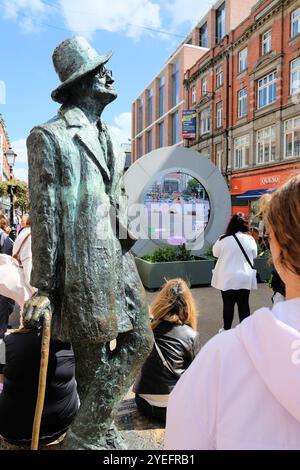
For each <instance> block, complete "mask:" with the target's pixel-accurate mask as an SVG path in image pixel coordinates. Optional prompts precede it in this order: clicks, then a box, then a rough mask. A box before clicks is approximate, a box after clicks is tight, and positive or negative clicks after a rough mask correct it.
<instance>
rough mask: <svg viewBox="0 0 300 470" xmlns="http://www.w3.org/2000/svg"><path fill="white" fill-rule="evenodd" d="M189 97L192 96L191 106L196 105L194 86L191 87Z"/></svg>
mask: <svg viewBox="0 0 300 470" xmlns="http://www.w3.org/2000/svg"><path fill="white" fill-rule="evenodd" d="M191 95H192V104H194V103H196V87H195V86H193V87H192V93H191Z"/></svg>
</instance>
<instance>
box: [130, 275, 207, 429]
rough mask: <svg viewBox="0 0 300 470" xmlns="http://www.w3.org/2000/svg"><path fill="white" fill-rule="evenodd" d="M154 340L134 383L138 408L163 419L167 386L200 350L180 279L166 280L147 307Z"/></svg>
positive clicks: (193, 315) (190, 300)
mask: <svg viewBox="0 0 300 470" xmlns="http://www.w3.org/2000/svg"><path fill="white" fill-rule="evenodd" d="M150 313H151V316H152V321H151V328H152V330H153V334H154V339H155V344H154V346H153V350H152V352H151V354H150V356H149V357H148V358H147V360H146V362H145V363H144V365H143V367H142V370H141V373H140V375H139V376H138V378H137V380H136V383H135V385H134V391H135V393H136V395H135V397H136V398H135V399H136V404H137V407H138V409H139V410H140V412H141V413H142V414H144V415H145V416H147V417H149V418H156V419H157V420H159V421H161V422H162V423H165V420H166V407H167V404H168V398H169V394H170V392H171V390H172V389H173V388H174V386H175V384H176V382H177V381H178V379H179V378H180V377H181V375H182V374H183V373H184V372H185V371H186V369H187V368H188V367H189V365H190V364H191V362H192V361H193V359H194V357H195V356H196V354H197V353H198V351H199V350H200V339H199V333H198V332H197V320H196V306H195V301H194V298H193V295H192V293H191V291H190V289H189V287H188V286H187V284H186V282H185V281H183V280H182V279H172V280H170V281H168V282H167V283H166V284H165V285H164V286H163V288H162V289H161V291H160V292H159V294H158V295H157V297H156V299H155V300H154V302H153V304H152V305H151V307H150Z"/></svg>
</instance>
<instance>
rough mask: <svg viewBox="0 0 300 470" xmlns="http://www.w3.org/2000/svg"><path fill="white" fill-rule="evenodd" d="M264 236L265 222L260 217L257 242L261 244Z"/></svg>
mask: <svg viewBox="0 0 300 470" xmlns="http://www.w3.org/2000/svg"><path fill="white" fill-rule="evenodd" d="M264 238H265V223H264V221H263V219H262V218H261V217H260V219H259V223H258V243H260V244H263V242H264Z"/></svg>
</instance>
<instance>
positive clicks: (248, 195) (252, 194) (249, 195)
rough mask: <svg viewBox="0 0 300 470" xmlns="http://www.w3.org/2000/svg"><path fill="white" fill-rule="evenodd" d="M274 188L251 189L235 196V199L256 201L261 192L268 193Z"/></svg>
mask: <svg viewBox="0 0 300 470" xmlns="http://www.w3.org/2000/svg"><path fill="white" fill-rule="evenodd" d="M273 191H275V190H274V189H252V190H251V191H246V192H245V193H243V194H239V195H238V196H236V198H237V199H244V200H245V201H257V200H258V199H259V198H260V197H261V196H262V195H263V194H270V193H272V192H273Z"/></svg>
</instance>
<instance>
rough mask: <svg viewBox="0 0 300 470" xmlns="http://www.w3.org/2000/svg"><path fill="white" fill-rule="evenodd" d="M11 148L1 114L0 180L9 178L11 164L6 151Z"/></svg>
mask: <svg viewBox="0 0 300 470" xmlns="http://www.w3.org/2000/svg"><path fill="white" fill-rule="evenodd" d="M8 149H9V138H8V135H7V131H6V127H5V122H4V119H3V117H2V115H1V114H0V181H3V180H6V179H9V166H8V164H7V160H6V158H5V152H6V151H7V150H8Z"/></svg>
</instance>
